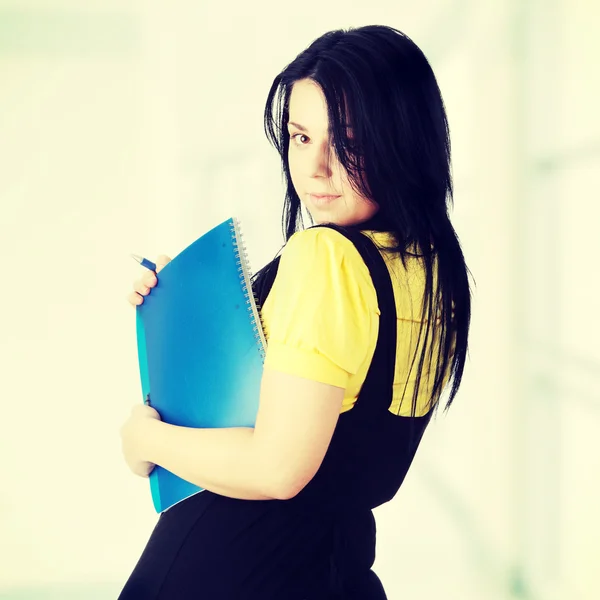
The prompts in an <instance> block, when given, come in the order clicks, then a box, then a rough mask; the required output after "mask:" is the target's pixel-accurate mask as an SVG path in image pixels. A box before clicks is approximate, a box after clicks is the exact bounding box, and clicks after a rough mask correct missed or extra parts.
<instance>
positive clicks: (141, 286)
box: [133, 279, 150, 296]
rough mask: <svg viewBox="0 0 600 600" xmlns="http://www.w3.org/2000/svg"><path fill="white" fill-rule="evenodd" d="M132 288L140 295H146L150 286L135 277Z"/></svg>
mask: <svg viewBox="0 0 600 600" xmlns="http://www.w3.org/2000/svg"><path fill="white" fill-rule="evenodd" d="M133 289H134V290H135V291H136V292H137V293H138V294H142V296H146V295H148V294H149V293H150V287H149V286H147V285H146V284H145V283H144V280H143V279H136V280H135V281H134V282H133Z"/></svg>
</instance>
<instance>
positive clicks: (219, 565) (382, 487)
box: [119, 225, 431, 600]
mask: <svg viewBox="0 0 600 600" xmlns="http://www.w3.org/2000/svg"><path fill="white" fill-rule="evenodd" d="M317 227H331V228H333V229H335V230H336V231H338V232H340V233H342V234H343V235H344V236H346V237H347V238H348V239H350V240H351V241H352V242H353V243H354V245H355V246H356V248H357V250H358V251H359V252H360V254H361V256H362V257H363V260H364V261H365V263H366V265H367V267H368V268H369V271H370V273H371V278H372V280H373V284H374V286H375V290H376V292H377V299H378V304H379V309H380V312H381V315H380V324H379V334H378V338H377V345H376V348H375V352H374V355H373V360H372V362H371V366H370V368H369V371H368V373H367V376H366V379H365V382H364V384H363V386H362V389H361V391H360V395H359V397H358V399H357V401H356V404H355V405H354V407H353V408H352V409H351V410H349V411H347V412H345V413H341V414H340V417H339V420H338V423H337V426H336V428H335V432H334V434H333V438H332V440H331V443H330V446H329V448H328V450H327V453H326V455H325V458H324V460H323V463H322V465H321V467H320V469H319V471H318V472H317V474H316V475H315V477H314V478H313V479H312V480H311V481H310V482H309V483H308V485H307V486H306V487H305V488H304V489H303V490H302V491H301V492H300V493H299V494H298V495H297V496H295V497H294V498H292V499H289V500H238V499H234V498H228V497H225V496H220V495H218V494H214V493H212V492H210V491H207V490H206V491H203V492H201V493H199V494H196V495H194V496H191V497H190V498H188V499H186V500H184V501H183V502H180V503H179V504H176V505H175V506H173V507H172V508H171V509H170V510H168V511H166V512H164V513H162V514H161V515H160V517H159V519H158V523H157V524H156V526H155V528H154V530H153V532H152V535H151V537H150V539H149V541H148V543H147V545H146V548H145V549H144V552H143V553H142V556H141V557H140V559H139V561H138V563H137V565H136V567H135V569H134V570H133V572H132V574H131V576H130V577H129V579H128V581H127V583H126V584H125V587H124V588H123V590H122V592H121V595H120V596H119V600H191V599H197V600H383V599H385V598H386V595H385V592H384V590H383V587H382V585H381V582H380V581H379V578H378V577H377V576H376V575H375V573H374V572H373V571H372V570H371V567H372V565H373V562H374V560H375V537H376V536H375V533H376V531H375V520H374V517H373V513H372V509H373V508H375V507H377V506H379V505H381V504H383V503H385V502H387V501H389V500H391V499H392V497H393V496H394V495H395V494H396V492H397V491H398V489H399V487H400V485H401V484H402V481H403V480H404V477H405V475H406V473H407V471H408V468H409V467H410V464H411V462H412V460H413V457H414V455H415V452H416V449H417V447H418V445H419V442H420V440H421V437H422V435H423V433H424V431H425V428H426V427H427V424H428V422H429V419H430V416H431V412H430V413H429V414H427V415H425V416H423V417H414V418H410V417H400V416H397V415H394V414H392V413H391V412H390V411H389V410H388V409H389V406H390V405H391V403H392V389H393V388H392V384H393V380H394V365H395V358H396V336H397V329H396V328H397V322H396V305H395V302H394V295H393V288H392V283H391V279H390V276H389V272H388V270H387V267H386V265H385V262H384V260H383V257H382V256H381V254H380V253H379V251H378V250H377V248H376V246H375V245H374V243H373V242H372V241H371V240H370V239H369V238H367V237H366V236H365V235H363V234H361V233H360V232H359V231H358V230H356V229H352V228H341V227H338V226H335V225H317ZM276 261H277V262H276V263H275V262H274V269H272V271H273V273H272V276H271V277H270V281H269V282H268V284H267V285H266V289H265V291H264V293H263V297H262V298H260V303H261V305H262V304H263V303H264V298H266V295H267V294H268V291H269V290H270V288H271V286H272V283H273V280H274V278H275V274H276V267H277V264H278V259H276Z"/></svg>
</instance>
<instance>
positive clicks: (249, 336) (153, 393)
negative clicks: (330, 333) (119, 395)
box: [136, 218, 266, 513]
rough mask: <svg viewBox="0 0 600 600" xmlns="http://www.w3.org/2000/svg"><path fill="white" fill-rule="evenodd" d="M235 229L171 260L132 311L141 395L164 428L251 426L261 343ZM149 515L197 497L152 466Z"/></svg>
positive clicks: (223, 228)
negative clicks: (168, 426)
mask: <svg viewBox="0 0 600 600" xmlns="http://www.w3.org/2000/svg"><path fill="white" fill-rule="evenodd" d="M250 278H251V272H250V267H249V264H248V257H247V253H246V248H245V246H244V243H243V239H242V233H241V229H240V224H239V222H238V220H237V219H233V218H232V219H228V220H227V221H224V222H223V223H221V224H220V225H218V226H217V227H215V228H214V229H211V230H210V231H209V232H208V233H206V234H204V235H203V236H201V237H200V238H199V239H197V240H196V241H195V242H193V243H192V244H191V245H189V246H188V247H187V248H186V249H185V250H183V251H182V252H181V253H180V254H178V255H177V256H176V257H175V258H173V260H172V261H171V262H170V263H168V264H167V265H166V266H165V267H164V268H163V269H162V270H161V271H160V273H159V274H158V283H157V285H156V286H155V287H154V288H152V291H151V292H150V294H149V295H148V296H145V298H144V303H143V304H141V305H139V306H137V307H136V333H137V348H138V360H139V368H140V377H141V382H142V394H143V397H144V399H145V398H147V397H148V395H149V397H150V404H151V405H152V406H153V407H154V408H156V410H157V411H158V412H159V413H160V415H161V418H162V420H163V421H165V422H166V423H171V424H173V425H183V426H186V427H203V428H204V427H253V426H254V425H255V422H256V414H257V412H258V401H259V394H260V382H261V377H262V372H263V363H264V358H265V349H266V342H265V338H264V334H263V329H262V326H261V321H260V315H259V313H258V309H257V306H256V303H255V299H254V295H253V293H252V286H251V282H250ZM150 490H151V492H152V500H153V503H154V508H155V509H156V512H159V513H160V512H163V511H165V510H167V509H168V508H170V507H171V506H173V505H174V504H176V503H178V502H180V501H181V500H184V499H185V498H188V497H189V496H191V495H193V494H197V493H200V492H202V491H203V489H202V488H199V487H198V486H196V485H194V484H192V483H190V482H188V481H185V480H183V479H181V478H179V477H177V476H176V475H174V474H173V473H171V472H169V471H167V470H166V469H163V468H162V467H160V466H158V465H157V466H156V467H155V468H154V470H153V471H152V473H151V474H150Z"/></svg>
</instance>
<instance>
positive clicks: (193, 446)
mask: <svg viewBox="0 0 600 600" xmlns="http://www.w3.org/2000/svg"><path fill="white" fill-rule="evenodd" d="M265 128H266V132H267V135H268V137H269V139H270V141H271V142H272V143H273V144H274V145H275V147H276V148H277V151H278V152H279V154H280V155H281V160H282V165H283V172H284V174H285V177H286V180H287V190H286V197H285V206H284V212H283V221H284V234H285V239H286V244H285V246H284V247H283V250H282V251H281V252H280V253H279V255H278V256H277V257H276V258H275V259H274V260H273V261H272V262H271V263H269V264H268V265H267V266H266V267H264V268H263V269H262V270H261V271H259V272H258V273H257V275H256V277H255V278H254V281H253V284H254V291H255V295H256V299H257V302H258V305H259V307H260V310H261V316H262V320H263V326H264V330H265V335H266V338H267V341H268V348H267V353H266V358H265V364H264V374H263V379H262V384H261V392H260V407H259V411H258V415H257V420H256V424H255V427H254V428H229V429H217V430H209V429H194V428H185V427H177V426H172V425H169V424H166V423H163V422H162V421H161V420H160V415H159V414H158V413H157V412H156V411H155V410H154V409H153V408H151V407H148V406H143V405H141V404H140V405H137V406H135V407H134V409H133V411H132V414H131V417H130V418H129V419H128V420H127V422H126V423H125V424H124V425H123V427H122V429H121V435H122V442H123V452H124V455H125V459H126V461H127V463H128V465H129V466H130V468H131V469H132V470H133V472H134V473H137V474H138V475H141V476H148V474H149V473H150V471H151V470H152V468H153V466H154V465H155V464H158V465H161V466H163V467H165V468H166V469H168V470H170V471H172V472H174V473H176V474H177V475H179V476H180V477H183V478H184V479H188V480H189V481H192V482H194V483H196V484H197V485H199V486H200V487H202V488H205V490H206V491H205V492H203V493H201V494H196V495H195V496H192V497H190V498H188V499H187V500H185V501H183V502H181V503H179V504H177V505H175V506H174V507H172V508H171V509H170V510H169V511H167V512H165V513H163V514H161V516H160V518H159V520H158V523H157V525H156V527H155V529H154V531H153V533H152V535H151V537H150V540H149V542H148V544H147V546H146V549H145V550H144V552H143V554H142V556H141V558H140V559H139V562H138V563H137V565H136V566H135V569H134V570H133V573H132V574H131V576H130V578H129V580H128V581H127V583H126V585H125V587H124V589H123V591H122V593H121V596H120V598H121V599H122V600H124V599H136V600H143V599H169V600H176V599H188V598H190V599H191V598H203V599H207V600H219V599H223V600H225V599H227V600H244V599H252V600H254V599H256V600H271V599H272V600H320V599H323V600H324V599H329V600H333V599H340V600H341V599H354V598H356V599H360V600H369V599H380V598H386V595H385V592H384V590H383V587H382V585H381V583H380V581H379V579H378V578H377V576H376V575H375V573H374V572H373V571H372V569H371V567H372V565H373V562H374V557H375V523H374V519H373V513H372V510H373V508H375V507H376V506H379V505H381V504H383V503H384V502H387V501H389V500H390V499H392V498H393V497H394V495H395V493H396V492H397V491H398V489H399V487H400V485H401V484H402V481H403V479H404V477H405V475H406V473H407V471H408V469H409V467H410V464H411V462H412V460H413V457H414V455H415V452H416V450H417V447H418V445H419V442H420V440H421V438H422V435H423V432H424V431H425V428H426V427H427V424H428V423H429V421H430V419H431V416H432V414H433V413H434V412H435V411H436V410H437V408H438V406H439V400H440V396H441V394H442V392H443V391H444V390H445V389H446V388H447V387H449V385H448V384H449V382H450V380H452V385H451V389H450V393H449V398H448V400H447V404H446V409H447V408H448V407H449V406H450V404H451V403H452V400H453V399H454V397H455V395H456V393H457V391H458V389H459V385H460V382H461V378H462V374H463V369H464V365H465V360H466V355H467V339H468V331H469V322H470V288H469V281H468V269H467V267H466V264H465V260H464V257H463V254H462V251H461V248H460V244H459V241H458V238H457V236H456V233H455V231H454V229H453V227H452V225H451V222H450V219H449V216H448V203H449V202H450V201H451V200H452V181H451V175H450V140H449V132H448V124H447V121H446V115H445V110H444V105H443V101H442V98H441V95H440V91H439V88H438V86H437V83H436V80H435V77H434V74H433V72H432V70H431V67H430V65H429V64H428V62H427V60H426V58H425V56H424V55H423V53H422V52H421V51H420V50H419V48H418V47H417V46H416V45H415V44H414V43H413V42H412V41H411V40H410V39H409V38H408V37H407V36H406V35H404V34H402V33H401V32H399V31H397V30H395V29H393V28H391V27H384V26H367V27H360V28H352V29H348V30H337V31H332V32H329V33H326V34H325V35H323V36H321V37H320V38H319V39H317V40H316V41H314V42H313V43H312V44H311V45H310V46H309V47H308V48H307V49H306V50H305V51H304V52H302V53H301V54H300V55H299V56H298V57H297V58H296V59H295V60H294V61H293V62H292V63H291V64H289V65H288V66H287V67H286V68H285V69H284V70H283V71H282V72H281V73H280V74H279V75H278V76H277V77H276V78H275V80H274V82H273V85H272V88H271V90H270V93H269V96H268V99H267V103H266V109H265ZM302 205H304V207H305V208H306V211H307V212H308V215H309V217H310V220H311V221H312V224H313V226H311V227H309V228H306V229H305V228H304V227H303V221H302V211H301V206H302ZM168 260H169V259H168V258H167V257H162V258H161V259H159V261H158V263H159V264H161V265H164V264H165V263H166V261H168ZM158 270H160V268H157V271H158ZM147 275H148V276H147ZM147 275H144V276H143V277H142V279H140V280H139V281H138V282H136V283H135V285H134V290H135V291H134V292H132V293H131V294H130V296H129V301H130V302H131V303H132V304H133V305H137V304H140V303H142V302H143V297H144V296H145V295H146V294H148V293H149V291H150V289H151V288H152V287H153V286H154V285H155V284H156V276H155V274H153V273H150V274H147ZM423 516H424V517H425V515H423Z"/></svg>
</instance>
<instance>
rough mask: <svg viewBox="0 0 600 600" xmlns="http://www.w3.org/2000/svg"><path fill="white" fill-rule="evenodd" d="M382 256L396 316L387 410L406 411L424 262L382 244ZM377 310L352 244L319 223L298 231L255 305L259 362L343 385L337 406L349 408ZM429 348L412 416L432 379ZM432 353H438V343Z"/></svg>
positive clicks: (367, 359)
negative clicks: (262, 353) (262, 347)
mask: <svg viewBox="0 0 600 600" xmlns="http://www.w3.org/2000/svg"><path fill="white" fill-rule="evenodd" d="M363 233H364V234H366V235H368V236H369V237H371V238H372V239H373V240H374V241H375V242H376V243H377V242H380V243H381V242H383V243H384V244H385V245H388V244H390V242H391V241H392V237H391V234H389V233H387V232H378V231H368V232H363ZM382 256H383V258H384V260H385V262H386V265H387V267H388V270H389V271H390V274H391V275H392V285H393V288H394V296H395V300H396V312H397V323H398V335H397V350H396V371H395V376H394V394H393V402H392V404H391V405H390V411H391V412H392V413H394V414H396V415H401V416H410V414H411V405H412V397H413V393H414V383H415V378H416V377H415V376H416V372H417V368H418V364H419V360H420V356H421V350H422V347H423V342H424V337H425V327H426V326H424V329H423V333H422V336H421V341H420V347H419V351H418V354H417V358H416V360H415V363H414V365H413V368H412V372H411V373H410V378H408V373H409V370H410V365H411V362H412V359H413V356H414V353H415V349H416V343H417V340H418V338H419V328H420V326H421V319H420V315H421V306H422V302H423V294H424V290H425V269H424V267H423V266H422V263H421V262H420V261H418V259H416V258H413V257H408V259H407V264H406V269H405V268H404V266H403V265H402V261H401V260H400V258H399V256H397V255H394V254H392V253H387V252H382ZM435 275H436V271H435V270H434V276H435ZM434 282H435V280H434ZM379 315H380V311H379V306H378V303H377V295H376V292H375V287H374V286H373V282H372V280H371V276H370V273H369V269H368V267H367V265H366V264H365V263H364V261H363V259H362V257H361V255H360V254H359V252H358V250H357V249H356V248H355V246H354V244H353V243H352V242H351V241H350V240H348V239H347V238H346V237H344V236H343V235H342V234H340V233H338V232H337V231H335V230H333V229H329V228H326V227H317V228H312V229H306V230H303V231H299V232H297V233H295V234H294V235H293V236H292V237H291V238H290V239H289V240H288V242H287V244H286V245H285V247H284V249H283V251H282V253H281V259H280V263H279V268H278V271H277V276H276V278H275V281H274V283H273V287H272V289H271V292H270V293H269V295H268V297H267V300H266V301H265V303H264V306H263V307H262V321H263V327H264V333H265V337H266V339H267V351H266V357H265V366H268V367H270V368H273V369H276V370H278V371H282V372H285V373H290V374H292V375H297V376H299V377H304V378H307V379H312V380H315V381H320V382H322V383H328V384H331V385H335V386H338V387H342V388H344V389H345V390H346V393H345V397H344V401H343V404H342V409H341V412H342V413H343V412H346V411H348V410H351V409H352V407H353V406H354V403H355V401H356V398H357V397H358V394H359V392H360V389H361V387H362V384H363V383H364V381H365V378H366V375H367V371H368V369H369V365H370V363H371V359H372V358H373V354H374V352H375V345H376V343H377V335H378V331H379ZM431 338H432V333H431V332H430V334H429V340H431ZM428 355H429V352H428V353H426V355H425V362H424V365H423V377H422V380H421V384H420V389H419V397H418V401H417V407H416V415H417V416H421V415H424V414H426V413H427V411H428V400H429V398H430V395H431V389H432V386H433V378H434V372H433V370H432V372H431V377H430V378H429V380H428V377H427V373H428V372H429V370H430V365H429V361H428ZM433 358H434V360H436V359H437V346H436V348H435V349H434V353H433ZM434 366H435V365H434ZM407 379H408V384H407ZM405 385H406V391H404V388H405ZM403 395H404V401H401V400H402V397H403Z"/></svg>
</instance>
